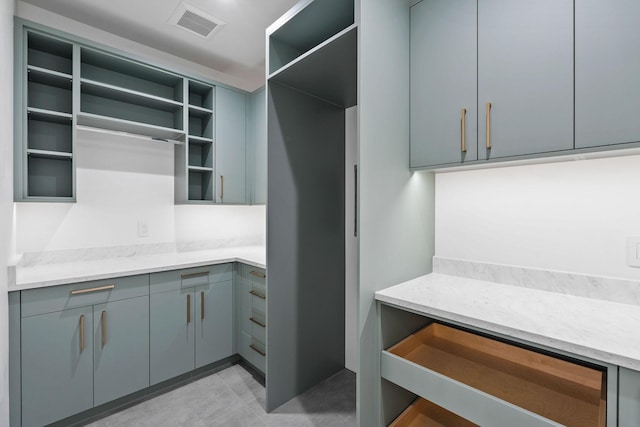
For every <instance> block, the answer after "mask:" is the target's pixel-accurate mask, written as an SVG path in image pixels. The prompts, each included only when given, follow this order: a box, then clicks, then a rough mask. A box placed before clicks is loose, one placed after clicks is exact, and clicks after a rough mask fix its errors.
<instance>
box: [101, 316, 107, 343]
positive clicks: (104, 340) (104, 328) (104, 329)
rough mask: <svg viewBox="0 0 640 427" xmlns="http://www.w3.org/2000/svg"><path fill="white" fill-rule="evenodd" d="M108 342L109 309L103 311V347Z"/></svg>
mask: <svg viewBox="0 0 640 427" xmlns="http://www.w3.org/2000/svg"><path fill="white" fill-rule="evenodd" d="M105 344H107V311H106V310H104V311H103V312H102V347H103V348H104V346H105Z"/></svg>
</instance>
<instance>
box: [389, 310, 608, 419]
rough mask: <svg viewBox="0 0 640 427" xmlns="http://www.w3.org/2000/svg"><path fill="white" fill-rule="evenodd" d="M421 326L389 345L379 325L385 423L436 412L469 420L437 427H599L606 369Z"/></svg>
mask: <svg viewBox="0 0 640 427" xmlns="http://www.w3.org/2000/svg"><path fill="white" fill-rule="evenodd" d="M389 310H394V309H392V308H386V307H384V306H383V311H382V312H383V321H384V319H385V317H384V313H385V311H386V312H387V313H388V312H389ZM386 319H387V321H389V324H391V325H400V324H402V323H404V324H405V325H410V326H415V325H416V324H418V323H416V322H421V320H420V319H419V318H416V317H394V315H393V314H392V315H391V316H387V317H386ZM422 322H423V323H426V325H424V326H421V327H419V329H418V330H417V331H415V332H413V333H411V334H409V336H406V337H405V338H403V339H401V340H400V341H399V342H396V343H395V344H392V345H389V342H393V341H395V340H396V338H398V336H399V335H398V332H397V331H396V336H395V337H393V338H391V337H390V336H389V335H388V334H387V333H385V331H384V329H385V326H384V325H383V342H382V345H383V346H384V347H386V349H385V350H383V351H382V353H381V359H380V361H381V376H382V378H383V383H382V390H383V402H386V403H384V405H385V411H386V413H385V414H384V417H385V420H386V421H385V422H387V423H388V422H390V420H394V418H395V417H396V416H397V418H395V420H394V421H393V422H392V423H391V424H390V425H393V426H395V427H398V426H410V425H417V424H413V422H414V421H412V420H415V419H419V418H422V417H432V416H433V415H431V414H432V413H433V411H434V410H436V409H438V407H441V408H440V409H442V410H446V411H449V412H450V413H452V414H455V416H458V417H462V418H463V419H464V420H466V421H465V422H468V423H469V424H463V423H453V424H444V425H456V426H457V425H475V424H477V425H487V424H494V425H523V426H525V425H527V426H557V425H565V426H569V427H571V426H576V427H577V426H580V427H588V426H594V427H603V426H605V425H606V414H607V369H606V367H601V366H595V365H591V364H589V363H587V362H584V363H583V362H581V361H578V360H573V359H570V358H565V357H561V356H558V355H553V354H548V353H546V352H539V351H535V350H533V349H529V348H525V347H522V346H519V345H515V344H512V343H509V342H505V341H503V340H497V339H494V338H492V337H487V336H485V335H481V334H476V333H474V332H470V331H467V330H463V329H458V328H456V327H452V326H448V325H445V324H441V323H437V322H432V321H430V320H428V319H426V318H422ZM416 399H417V400H416ZM401 402H405V405H407V408H406V409H404V407H403V404H402V403H401ZM425 402H426V403H425ZM393 405H397V406H396V407H395V408H393V407H392V406H393ZM436 405H437V406H436ZM479 408H482V410H479ZM438 411H439V410H438ZM398 413H400V415H398ZM443 414H444V415H443V416H448V415H447V414H446V413H443ZM473 423H475V424H473ZM436 425H437V424H436Z"/></svg>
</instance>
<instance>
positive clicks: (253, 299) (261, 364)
mask: <svg viewBox="0 0 640 427" xmlns="http://www.w3.org/2000/svg"><path fill="white" fill-rule="evenodd" d="M240 292H241V296H240V304H241V307H240V310H239V312H240V319H239V325H240V328H239V331H238V342H239V347H240V348H239V353H240V355H241V356H242V357H243V358H244V359H245V360H246V361H247V362H249V363H250V364H251V365H253V366H254V367H255V368H257V369H258V370H259V371H261V372H263V373H264V372H265V368H266V352H267V334H266V327H267V315H266V313H267V310H266V301H267V286H266V274H265V270H263V269H261V268H256V267H252V266H250V265H245V264H240Z"/></svg>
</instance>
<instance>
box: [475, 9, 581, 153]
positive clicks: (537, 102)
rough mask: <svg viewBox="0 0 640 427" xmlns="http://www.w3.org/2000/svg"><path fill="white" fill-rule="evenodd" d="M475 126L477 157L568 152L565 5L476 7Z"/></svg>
mask: <svg viewBox="0 0 640 427" xmlns="http://www.w3.org/2000/svg"><path fill="white" fill-rule="evenodd" d="M488 103H490V104H491V106H490V107H489V106H488V105H487V104H488ZM478 122H479V126H478V133H479V135H478V140H479V144H478V146H479V159H481V160H484V159H494V158H500V157H508V156H518V155H525V154H537V153H543V152H550V151H558V150H569V149H572V148H573V1H572V0H539V1H535V2H532V1H528V0H482V1H479V2H478ZM487 139H489V140H487ZM488 147H491V148H488Z"/></svg>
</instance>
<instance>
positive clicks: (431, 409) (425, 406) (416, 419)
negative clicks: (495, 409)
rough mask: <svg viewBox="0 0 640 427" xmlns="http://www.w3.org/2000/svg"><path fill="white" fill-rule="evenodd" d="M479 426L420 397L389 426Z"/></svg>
mask: <svg viewBox="0 0 640 427" xmlns="http://www.w3.org/2000/svg"><path fill="white" fill-rule="evenodd" d="M423 426H429V427H478V425H477V424H474V423H472V422H471V421H468V420H465V419H464V418H462V417H460V416H458V415H456V414H454V413H453V412H450V411H447V410H446V409H444V408H441V407H440V406H438V405H435V404H433V403H431V402H429V401H428V400H425V399H421V398H418V399H416V400H415V401H414V402H413V403H412V404H411V405H409V407H408V408H407V409H406V410H405V411H404V412H403V413H401V414H400V415H399V416H398V418H396V419H395V420H394V421H393V422H392V423H391V424H389V427H423Z"/></svg>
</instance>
